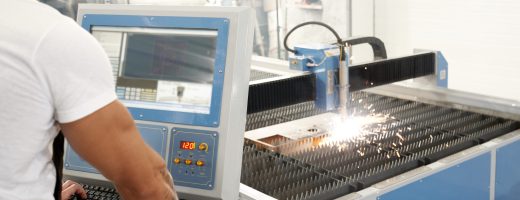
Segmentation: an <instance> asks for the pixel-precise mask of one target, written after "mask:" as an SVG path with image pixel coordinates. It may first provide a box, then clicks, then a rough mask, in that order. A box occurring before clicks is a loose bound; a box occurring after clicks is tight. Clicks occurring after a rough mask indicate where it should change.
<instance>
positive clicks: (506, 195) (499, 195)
mask: <svg viewBox="0 0 520 200" xmlns="http://www.w3.org/2000/svg"><path fill="white" fill-rule="evenodd" d="M519 153H520V141H516V142H514V143H511V144H509V145H506V146H504V147H501V148H499V149H497V150H496V178H495V199H496V200H509V199H511V200H512V199H518V198H519V197H520V168H519V167H518V166H520V159H518V155H519Z"/></svg>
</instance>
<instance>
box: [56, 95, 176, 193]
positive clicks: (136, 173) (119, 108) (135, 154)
mask: <svg viewBox="0 0 520 200" xmlns="http://www.w3.org/2000/svg"><path fill="white" fill-rule="evenodd" d="M60 125H61V127H62V130H63V134H64V136H65V138H67V141H68V142H69V144H70V145H71V146H72V148H73V149H74V150H75V151H76V152H77V153H78V154H79V155H80V156H81V157H82V158H84V159H85V160H86V161H88V162H89V163H90V164H92V165H93V166H94V167H96V168H97V169H98V170H99V171H100V172H101V173H102V174H103V175H104V176H105V177H106V178H108V179H109V180H111V181H112V182H113V183H114V185H115V186H116V189H117V191H118V192H119V193H120V194H121V196H123V198H124V199H125V200H132V199H139V200H145V199H151V200H152V199H153V200H162V199H166V200H171V199H177V195H176V193H175V190H174V189H173V185H172V182H171V176H170V175H169V173H168V170H167V169H166V163H165V162H164V160H163V159H162V157H161V156H160V155H159V154H157V153H156V152H155V151H154V150H153V149H152V148H151V147H149V146H148V145H147V144H146V143H145V142H144V140H143V139H142V138H141V135H140V134H139V131H138V130H137V128H136V126H135V124H134V120H133V119H132V117H131V116H130V113H128V111H127V109H126V108H125V107H124V106H123V104H121V103H120V102H119V101H114V102H112V103H110V104H108V105H107V106H105V107H103V108H101V109H99V110H98V111H96V112H94V113H92V114H90V115H88V116H86V117H84V118H82V119H80V120H77V121H74V122H71V123H66V124H60Z"/></svg>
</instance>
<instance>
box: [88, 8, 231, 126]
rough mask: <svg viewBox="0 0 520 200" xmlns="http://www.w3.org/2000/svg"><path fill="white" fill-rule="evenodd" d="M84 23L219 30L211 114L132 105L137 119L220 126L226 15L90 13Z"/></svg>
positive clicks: (89, 27) (226, 39)
mask: <svg viewBox="0 0 520 200" xmlns="http://www.w3.org/2000/svg"><path fill="white" fill-rule="evenodd" d="M81 26H82V27H83V28H84V29H85V30H87V31H89V32H91V29H92V27H94V26H112V27H146V28H191V29H214V30H217V51H216V56H215V67H214V75H213V90H212V94H211V104H210V113H209V114H199V113H187V112H178V111H165V110H153V109H144V108H136V107H128V109H129V111H130V113H131V114H132V116H133V117H134V119H136V120H144V121H154V122H165V123H174V124H187V125H193V126H205V127H218V126H219V124H220V112H221V103H222V90H223V85H224V73H223V72H224V71H225V66H226V55H227V48H228V47H227V44H228V33H229V20H228V19H225V18H205V17H173V16H130V15H101V14H87V15H84V16H83V21H82V24H81Z"/></svg>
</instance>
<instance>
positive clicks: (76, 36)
mask: <svg viewBox="0 0 520 200" xmlns="http://www.w3.org/2000/svg"><path fill="white" fill-rule="evenodd" d="M113 84H114V82H113V78H112V74H111V67H110V64H109V61H108V58H107V56H106V54H105V53H104V51H103V50H102V48H101V47H100V45H99V44H98V43H97V41H95V39H94V38H93V37H92V36H90V34H89V33H88V32H86V31H84V30H82V29H81V28H80V27H79V26H77V25H76V24H75V22H74V21H73V20H71V19H69V18H67V17H65V16H63V15H61V14H60V13H58V12H57V11H55V10H54V9H52V8H50V7H48V6H46V5H44V4H41V3H38V2H37V1H35V0H0V97H1V98H0V199H13V200H17V199H20V200H21V199H23V200H51V199H53V190H54V184H55V181H56V180H55V179H56V174H55V168H54V165H53V164H52V161H51V158H52V152H51V150H50V146H51V144H52V141H53V139H54V137H55V136H56V134H57V132H58V130H60V129H61V130H62V131H63V133H64V136H65V138H66V139H67V140H68V142H69V143H70V145H71V146H72V148H73V149H74V150H75V151H76V152H77V153H78V154H79V155H81V156H82V157H83V158H84V159H85V160H87V161H88V162H89V163H91V164H92V165H93V166H95V167H96V168H97V169H98V170H99V171H100V172H101V173H102V174H103V175H104V176H105V177H107V178H108V179H110V180H111V181H112V182H113V183H114V185H115V186H116V188H117V190H118V192H119V193H120V194H121V195H122V196H123V198H124V199H127V200H129V199H154V200H156V199H176V198H177V197H176V194H175V191H174V189H173V184H172V180H171V176H170V175H169V173H168V171H167V169H166V165H165V163H164V161H163V160H162V158H161V157H160V156H159V155H158V154H157V153H156V152H154V151H153V150H152V149H151V148H150V147H149V146H147V145H146V144H145V143H144V141H143V140H142V138H141V137H140V134H139V133H138V130H137V129H136V127H135V124H134V121H133V119H132V117H131V116H130V114H129V113H128V111H127V110H126V108H125V107H124V106H123V105H122V104H121V103H120V102H119V101H117V99H116V95H115V93H114V91H113V90H114V86H113ZM67 184H68V185H67ZM71 186H72V187H71ZM67 189H69V190H68V191H71V190H72V191H74V193H76V192H79V193H82V192H81V188H80V187H79V186H78V185H75V184H74V183H71V182H68V183H65V185H64V191H66V190H67ZM64 198H67V197H64Z"/></svg>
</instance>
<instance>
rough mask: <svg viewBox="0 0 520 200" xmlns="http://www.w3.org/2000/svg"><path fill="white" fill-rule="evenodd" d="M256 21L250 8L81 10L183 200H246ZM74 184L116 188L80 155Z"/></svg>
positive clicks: (70, 153)
mask: <svg viewBox="0 0 520 200" xmlns="http://www.w3.org/2000/svg"><path fill="white" fill-rule="evenodd" d="M252 19H253V15H252V12H251V9H250V8H241V7H227V8H224V7H178V6H152V5H94V4H85V5H80V6H79V10H78V23H79V24H80V25H81V26H82V27H83V28H84V29H85V30H87V31H89V32H90V33H91V34H92V35H93V36H94V38H95V39H96V40H97V41H98V42H99V43H100V44H101V46H102V47H103V49H104V50H105V52H106V53H107V55H108V57H109V60H110V62H111V65H112V72H113V78H114V86H115V88H114V91H115V92H116V94H117V97H118V99H119V100H120V101H121V102H123V103H124V105H125V106H126V107H127V108H128V110H129V111H130V113H131V114H132V117H133V118H134V120H135V122H136V125H137V128H138V130H139V132H140V134H141V136H142V138H143V139H144V140H145V142H146V143H147V144H148V145H150V146H151V147H152V149H154V150H155V151H156V152H158V153H159V154H160V155H161V156H162V157H163V158H164V160H165V161H166V164H167V167H168V169H169V171H170V173H171V174H172V176H173V179H174V183H175V187H176V190H177V192H178V195H179V197H180V198H183V199H237V198H238V190H239V189H238V188H239V185H240V182H239V179H240V168H241V158H242V154H241V152H242V147H243V136H244V130H245V118H246V112H247V111H246V110H247V95H248V87H249V86H248V82H249V66H250V56H251V51H252V38H253V37H252V36H253V35H252V33H253V31H252V30H253V29H252V24H253V23H252V22H251V20H252ZM107 134H110V133H107ZM93 148H95V147H93ZM64 175H65V177H66V178H68V179H73V180H76V181H79V182H81V183H94V184H99V185H102V186H108V187H110V186H111V185H110V182H109V181H108V180H107V179H106V178H105V177H103V176H102V175H101V174H100V173H99V171H98V170H97V169H95V168H94V167H93V166H91V165H89V164H88V163H87V162H85V161H84V160H83V159H82V158H81V157H80V156H79V155H78V154H77V153H75V152H74V150H73V149H72V148H71V147H70V146H67V147H66V152H65V160H64Z"/></svg>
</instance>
